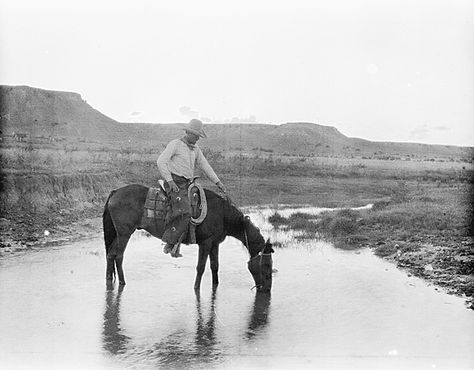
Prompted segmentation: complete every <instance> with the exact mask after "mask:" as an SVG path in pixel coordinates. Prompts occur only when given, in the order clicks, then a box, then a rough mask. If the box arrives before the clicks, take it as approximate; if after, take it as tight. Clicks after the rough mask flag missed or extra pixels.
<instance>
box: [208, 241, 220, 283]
mask: <svg viewBox="0 0 474 370" xmlns="http://www.w3.org/2000/svg"><path fill="white" fill-rule="evenodd" d="M209 257H210V260H211V271H212V289H213V290H216V289H217V286H218V285H219V276H218V272H219V243H213V245H212V249H211V253H210V255H209Z"/></svg>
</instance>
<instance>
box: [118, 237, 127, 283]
mask: <svg viewBox="0 0 474 370" xmlns="http://www.w3.org/2000/svg"><path fill="white" fill-rule="evenodd" d="M129 240H130V235H128V236H118V237H117V250H116V252H117V254H116V255H115V266H116V267H117V275H118V278H119V283H120V285H125V276H124V274H123V254H124V252H125V248H126V247H127V243H128V241H129Z"/></svg>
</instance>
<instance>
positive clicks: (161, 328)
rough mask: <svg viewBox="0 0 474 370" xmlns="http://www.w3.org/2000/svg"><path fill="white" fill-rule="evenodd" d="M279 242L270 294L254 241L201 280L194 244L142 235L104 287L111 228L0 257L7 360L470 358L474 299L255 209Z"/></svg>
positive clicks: (149, 364) (182, 364)
mask: <svg viewBox="0 0 474 370" xmlns="http://www.w3.org/2000/svg"><path fill="white" fill-rule="evenodd" d="M293 211H294V210H293ZM252 212H253V213H252V216H251V217H252V220H254V222H255V223H256V224H258V225H259V227H261V229H262V231H263V234H264V235H265V236H267V235H270V236H271V237H272V238H273V239H274V238H285V243H284V244H285V245H286V246H287V248H284V249H277V250H276V253H275V254H274V267H275V268H276V269H278V272H277V273H276V274H275V275H274V281H273V290H272V294H271V296H267V295H256V294H255V291H254V290H251V288H252V286H253V280H252V278H251V276H250V273H249V272H248V271H247V268H246V262H247V259H248V256H247V254H246V251H245V249H244V247H243V246H242V245H241V243H240V242H238V241H236V240H235V239H231V238H228V239H226V241H225V242H224V243H223V244H222V245H221V249H220V274H219V276H220V286H219V288H218V290H217V293H216V294H215V295H213V294H212V292H211V274H210V271H209V268H207V269H206V273H205V275H204V277H203V281H202V287H201V294H200V296H199V297H196V296H195V294H194V290H193V282H194V274H195V264H196V260H197V248H196V247H195V246H183V247H182V252H183V254H184V256H185V257H184V258H181V259H179V260H176V259H172V258H170V257H169V255H164V254H163V253H162V243H161V242H160V241H159V240H158V239H155V238H151V237H150V238H149V237H145V236H143V234H136V235H134V237H133V238H132V240H131V241H130V243H129V246H128V247H127V251H126V254H125V260H124V269H125V277H126V279H127V286H126V287H125V288H124V289H123V290H119V289H118V287H117V286H115V288H114V289H113V290H109V291H107V290H106V288H105V256H104V246H103V241H102V239H94V240H89V241H80V242H77V243H70V244H67V245H63V246H55V247H54V248H50V249H48V250H41V249H38V250H34V251H29V252H28V253H22V254H19V255H15V256H5V257H2V258H1V259H0V282H1V283H0V302H1V305H0V330H1V332H2V335H1V336H0V365H1V366H0V367H2V368H25V369H39V368H43V369H52V368H57V369H60V368H61V369H64V368H68V369H69V368H88V369H95V368H97V369H102V368H112V369H114V368H117V369H119V368H132V369H133V368H136V369H143V368H145V369H155V368H206V369H207V368H218V369H221V368H225V369H241V368H317V367H320V368H338V369H340V368H347V369H380V368H383V369H400V368H404V369H405V368H416V369H433V368H436V369H445V368H448V369H453V368H456V369H463V368H465V369H468V368H474V354H473V353H472V348H474V312H473V311H471V310H467V309H466V308H465V306H464V301H463V300H462V299H460V298H458V297H454V296H450V295H447V294H445V293H442V292H438V291H435V290H434V287H433V286H429V285H427V284H426V283H425V282H423V281H422V280H420V279H418V278H416V277H408V276H407V275H406V274H405V273H404V272H403V271H400V270H398V269H397V268H396V267H395V266H393V265H391V264H389V263H387V262H385V261H384V260H382V259H379V258H377V257H375V256H373V255H372V253H371V251H369V250H362V251H359V252H351V251H342V250H338V249H335V248H333V247H332V246H331V245H329V244H327V243H323V242H306V243H298V244H294V242H293V240H292V238H291V236H288V234H283V233H282V232H280V231H279V232H276V231H274V230H271V226H270V225H269V224H268V223H266V222H265V217H268V215H269V214H271V213H272V212H273V211H271V210H269V209H264V210H259V211H257V210H253V211H252Z"/></svg>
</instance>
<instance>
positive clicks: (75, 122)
mask: <svg viewBox="0 0 474 370" xmlns="http://www.w3.org/2000/svg"><path fill="white" fill-rule="evenodd" d="M0 123H1V129H2V135H12V134H13V132H17V133H24V134H27V135H28V137H30V138H35V137H36V138H38V137H43V138H53V139H56V140H58V139H59V140H66V141H78V140H82V141H89V142H102V143H128V142H130V143H133V145H143V146H146V147H151V146H155V147H157V148H161V147H162V146H164V145H165V144H166V143H167V142H168V141H169V140H170V139H172V138H176V137H179V136H180V135H181V133H182V127H183V126H184V123H182V124H151V123H120V122H117V121H115V120H113V119H111V118H109V117H107V116H106V115H104V114H102V113H101V112H99V111H97V110H96V109H94V108H92V107H91V106H90V105H89V104H87V102H86V101H85V100H83V99H82V98H81V96H80V95H79V94H77V93H73V92H62V91H50V90H43V89H38V88H32V87H28V86H1V85H0ZM205 131H206V132H207V134H208V139H205V140H202V141H200V145H201V146H202V147H212V148H213V149H215V150H221V151H243V152H257V151H260V152H265V153H275V154H286V155H336V156H370V157H373V156H379V157H383V156H416V157H420V156H422V157H423V156H424V157H426V156H430V157H434V158H471V157H472V148H466V147H457V146H448V145H426V144H416V143H393V142H372V141H368V140H363V139H358V138H349V137H347V136H345V135H343V134H342V133H340V132H339V131H338V130H337V129H336V128H335V127H330V126H323V125H318V124H314V123H308V122H292V123H285V124H281V125H273V124H272V125H270V124H208V125H205Z"/></svg>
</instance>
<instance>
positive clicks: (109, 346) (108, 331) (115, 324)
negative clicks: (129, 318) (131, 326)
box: [102, 284, 130, 355]
mask: <svg viewBox="0 0 474 370" xmlns="http://www.w3.org/2000/svg"><path fill="white" fill-rule="evenodd" d="M123 288H124V285H119V288H118V291H117V294H115V292H114V286H113V284H109V285H107V290H106V295H105V312H104V325H103V331H102V344H103V348H104V349H105V350H106V351H108V352H110V353H112V354H114V355H117V354H120V353H124V352H125V351H126V348H127V344H128V342H129V341H130V338H129V337H127V336H126V335H124V334H122V329H121V327H120V301H121V297H122V292H123Z"/></svg>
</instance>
